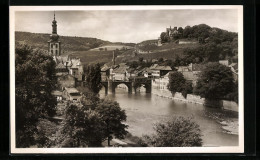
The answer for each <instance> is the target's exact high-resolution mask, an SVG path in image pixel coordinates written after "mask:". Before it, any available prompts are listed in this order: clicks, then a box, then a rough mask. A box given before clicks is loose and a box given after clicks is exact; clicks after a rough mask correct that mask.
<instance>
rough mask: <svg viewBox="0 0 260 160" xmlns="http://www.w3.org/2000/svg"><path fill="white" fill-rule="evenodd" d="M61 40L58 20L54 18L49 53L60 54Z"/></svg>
mask: <svg viewBox="0 0 260 160" xmlns="http://www.w3.org/2000/svg"><path fill="white" fill-rule="evenodd" d="M60 44H61V43H60V41H59V35H58V34H57V21H56V20H55V12H54V19H53V21H52V34H51V35H50V40H49V41H48V48H49V54H50V55H52V56H60V53H61V46H60Z"/></svg>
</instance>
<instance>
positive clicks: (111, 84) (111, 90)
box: [107, 80, 115, 94]
mask: <svg viewBox="0 0 260 160" xmlns="http://www.w3.org/2000/svg"><path fill="white" fill-rule="evenodd" d="M107 83H108V85H107V90H108V94H111V93H115V87H114V86H113V81H111V80H109V81H108V82H107Z"/></svg>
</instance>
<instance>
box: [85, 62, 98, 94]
mask: <svg viewBox="0 0 260 160" xmlns="http://www.w3.org/2000/svg"><path fill="white" fill-rule="evenodd" d="M84 74H85V80H86V87H88V88H89V89H90V91H92V92H93V93H95V94H98V93H99V91H100V90H101V88H102V84H101V69H100V65H99V63H98V64H95V65H89V66H84Z"/></svg>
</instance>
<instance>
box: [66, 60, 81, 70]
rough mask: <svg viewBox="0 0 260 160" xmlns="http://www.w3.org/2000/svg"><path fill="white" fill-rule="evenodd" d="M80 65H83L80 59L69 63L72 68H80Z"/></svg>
mask: <svg viewBox="0 0 260 160" xmlns="http://www.w3.org/2000/svg"><path fill="white" fill-rule="evenodd" d="M79 65H81V62H80V59H71V60H70V61H69V63H68V66H71V67H70V68H78V66H79Z"/></svg>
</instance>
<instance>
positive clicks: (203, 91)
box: [194, 62, 234, 100]
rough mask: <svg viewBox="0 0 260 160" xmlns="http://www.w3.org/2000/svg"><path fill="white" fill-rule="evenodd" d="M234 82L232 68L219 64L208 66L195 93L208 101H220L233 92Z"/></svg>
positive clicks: (202, 73) (201, 75)
mask: <svg viewBox="0 0 260 160" xmlns="http://www.w3.org/2000/svg"><path fill="white" fill-rule="evenodd" d="M233 87H234V81H233V77H232V71H231V70H230V68H228V67H226V66H224V65H221V64H219V63H217V62H214V63H213V62H210V63H208V64H206V66H205V68H204V69H203V70H202V72H201V74H200V75H199V78H198V82H197V85H196V87H195V88H194V93H195V94H198V95H200V96H202V97H205V98H208V99H214V100H219V99H222V98H223V97H224V96H225V95H227V94H228V93H230V92H232V91H233Z"/></svg>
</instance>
